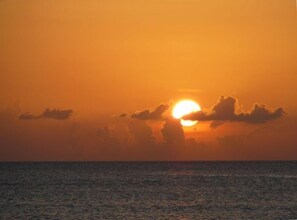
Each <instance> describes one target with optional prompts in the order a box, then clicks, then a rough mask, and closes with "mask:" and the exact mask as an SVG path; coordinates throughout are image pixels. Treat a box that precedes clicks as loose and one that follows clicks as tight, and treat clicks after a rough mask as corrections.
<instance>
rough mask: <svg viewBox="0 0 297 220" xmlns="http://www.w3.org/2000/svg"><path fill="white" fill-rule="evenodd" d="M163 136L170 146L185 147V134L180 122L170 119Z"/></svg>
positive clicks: (167, 121) (163, 130) (164, 127)
mask: <svg viewBox="0 0 297 220" xmlns="http://www.w3.org/2000/svg"><path fill="white" fill-rule="evenodd" d="M162 134H163V137H164V140H165V143H166V144H167V145H169V146H184V145H185V141H186V140H185V134H184V130H183V128H182V125H181V123H180V120H177V119H174V118H168V119H167V120H166V122H165V124H164V126H163V129H162Z"/></svg>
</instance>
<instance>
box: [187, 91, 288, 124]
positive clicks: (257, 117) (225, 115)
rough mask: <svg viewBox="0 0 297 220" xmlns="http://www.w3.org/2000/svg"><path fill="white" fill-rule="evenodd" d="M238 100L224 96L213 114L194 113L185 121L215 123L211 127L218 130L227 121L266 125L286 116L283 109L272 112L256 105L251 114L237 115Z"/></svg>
mask: <svg viewBox="0 0 297 220" xmlns="http://www.w3.org/2000/svg"><path fill="white" fill-rule="evenodd" d="M236 104H237V100H236V99H235V98H233V97H227V98H225V97H224V96H222V97H221V98H220V100H219V102H218V103H217V104H216V105H215V106H214V107H213V108H212V111H211V113H206V112H203V111H200V112H196V113H192V114H190V115H187V116H185V117H184V119H190V120H199V121H213V122H212V124H211V127H213V128H216V127H218V126H220V125H222V124H223V123H224V122H227V121H234V122H246V123H253V124H257V123H265V122H268V121H271V120H274V119H277V118H280V117H282V116H283V115H284V113H285V112H284V110H283V109H282V108H277V109H275V110H274V111H270V110H269V109H267V108H266V107H265V105H259V104H255V106H254V107H253V109H252V110H251V112H248V113H239V114H237V113H236Z"/></svg>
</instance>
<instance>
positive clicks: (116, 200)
mask: <svg viewBox="0 0 297 220" xmlns="http://www.w3.org/2000/svg"><path fill="white" fill-rule="evenodd" d="M0 219H297V162H32V163H31V162H30V163H29V162H28V163H4V162H2V163H0Z"/></svg>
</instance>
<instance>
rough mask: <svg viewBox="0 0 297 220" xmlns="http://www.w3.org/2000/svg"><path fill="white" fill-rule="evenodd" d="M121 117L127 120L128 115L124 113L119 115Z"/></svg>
mask: <svg viewBox="0 0 297 220" xmlns="http://www.w3.org/2000/svg"><path fill="white" fill-rule="evenodd" d="M119 117H120V118H125V117H127V113H122V114H120V115H119Z"/></svg>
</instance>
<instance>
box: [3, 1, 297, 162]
mask: <svg viewBox="0 0 297 220" xmlns="http://www.w3.org/2000/svg"><path fill="white" fill-rule="evenodd" d="M0 48H1V49H0V160H1V161H61V160H67V161H73V160H78V161H90V160H100V161H109V160H297V138H296V134H297V101H296V96H295V95H296V91H297V90H296V87H297V62H296V59H297V16H296V2H295V0H261V1H259V0H224V1H223V0H207V1H205V0H151V1H145V0H127V1H121V0H85V1H73V0H71V1H70V0H59V1H55V0H29V1H21V0H19V1H16V0H2V1H0ZM182 99H192V100H194V101H196V102H197V103H199V105H200V106H201V108H202V112H200V113H199V114H196V115H195V114H193V115H189V116H188V117H190V118H192V119H195V120H199V122H198V124H197V125H196V126H194V127H182V126H181V124H180V122H179V121H177V120H173V119H172V117H171V111H172V108H173V106H174V104H175V103H176V102H178V101H179V100H182Z"/></svg>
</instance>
